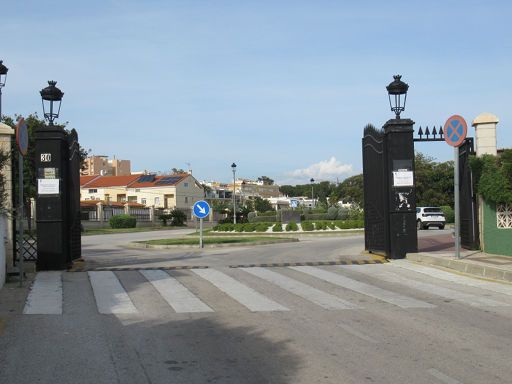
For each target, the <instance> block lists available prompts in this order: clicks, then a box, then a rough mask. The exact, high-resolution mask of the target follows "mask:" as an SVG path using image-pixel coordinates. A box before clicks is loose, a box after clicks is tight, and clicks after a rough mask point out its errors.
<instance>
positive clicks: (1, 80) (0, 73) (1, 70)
mask: <svg viewBox="0 0 512 384" xmlns="http://www.w3.org/2000/svg"><path fill="white" fill-rule="evenodd" d="M8 70H9V68H7V67H6V66H5V65H4V64H3V61H2V60H0V122H2V88H3V87H4V86H5V80H6V79H7V71H8Z"/></svg>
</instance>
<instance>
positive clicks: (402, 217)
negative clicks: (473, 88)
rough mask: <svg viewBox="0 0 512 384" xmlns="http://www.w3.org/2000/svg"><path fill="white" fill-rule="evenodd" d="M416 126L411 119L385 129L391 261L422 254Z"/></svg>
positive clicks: (387, 123) (387, 125) (395, 122)
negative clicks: (409, 253) (415, 176)
mask: <svg viewBox="0 0 512 384" xmlns="http://www.w3.org/2000/svg"><path fill="white" fill-rule="evenodd" d="M413 125H414V122H413V121H412V120H410V119H392V120H389V121H387V122H386V124H385V125H384V127H383V128H384V144H385V153H386V169H387V175H386V177H387V179H388V182H387V185H388V187H387V191H386V192H387V195H388V207H389V216H388V220H389V234H390V235H389V236H390V238H389V257H390V258H391V259H402V258H404V257H405V255H406V254H407V252H417V251H418V234H417V229H416V190H415V183H414V172H415V167H414V141H413Z"/></svg>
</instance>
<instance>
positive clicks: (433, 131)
mask: <svg viewBox="0 0 512 384" xmlns="http://www.w3.org/2000/svg"><path fill="white" fill-rule="evenodd" d="M432 134H433V135H434V139H435V138H436V135H437V129H436V126H435V125H434V129H433V130H432Z"/></svg>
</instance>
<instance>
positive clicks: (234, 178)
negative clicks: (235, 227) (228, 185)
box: [231, 163, 236, 224]
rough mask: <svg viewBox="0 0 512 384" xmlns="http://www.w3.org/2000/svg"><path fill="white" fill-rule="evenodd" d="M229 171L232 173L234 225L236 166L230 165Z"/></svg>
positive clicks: (234, 215) (234, 222)
mask: <svg viewBox="0 0 512 384" xmlns="http://www.w3.org/2000/svg"><path fill="white" fill-rule="evenodd" d="M231 170H232V171H233V224H236V196H235V188H236V183H235V180H236V164H235V163H233V164H231Z"/></svg>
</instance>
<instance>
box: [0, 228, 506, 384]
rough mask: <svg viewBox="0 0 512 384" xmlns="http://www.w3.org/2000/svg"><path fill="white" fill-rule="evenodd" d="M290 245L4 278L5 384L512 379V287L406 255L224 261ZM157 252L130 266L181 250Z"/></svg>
mask: <svg viewBox="0 0 512 384" xmlns="http://www.w3.org/2000/svg"><path fill="white" fill-rule="evenodd" d="M174 234H175V235H178V233H174ZM139 235H140V234H137V236H139ZM155 235H156V237H159V236H160V235H161V234H155V233H151V234H146V235H145V236H150V237H152V236H155ZM439 235H440V233H435V232H434V231H428V232H427V233H425V234H422V235H421V236H422V237H423V236H426V237H429V236H439ZM124 240H125V238H124V237H123V236H120V235H115V236H112V237H110V238H108V237H107V236H105V237H103V241H102V242H101V244H100V242H98V243H95V242H94V239H91V238H89V237H86V238H84V254H86V255H87V258H91V259H95V258H96V259H101V258H106V259H109V260H110V262H117V261H116V260H117V258H121V257H125V256H122V255H121V254H113V253H112V252H114V251H116V250H117V249H116V247H115V245H117V244H121V243H122V242H123V241H124ZM361 241H362V238H361V237H360V236H353V237H347V238H339V239H338V238H314V239H309V240H308V241H303V242H300V243H298V244H295V254H298V255H300V257H302V258H307V259H308V260H309V259H313V258H318V259H325V258H335V257H339V256H340V255H342V256H343V255H345V256H347V257H348V256H350V252H351V250H353V249H356V248H357V247H358V246H360V245H361ZM290 246H291V245H290V244H280V245H278V246H265V247H252V248H250V249H249V248H244V249H241V248H231V249H223V250H222V254H220V253H221V252H220V251H219V250H216V252H217V253H215V252H214V250H209V251H201V252H196V253H195V258H190V259H187V260H181V262H187V263H191V262H197V263H198V264H204V263H208V264H209V265H210V266H211V268H208V269H196V270H180V271H155V270H152V271H148V270H142V269H135V270H133V271H123V272H95V273H91V274H89V273H86V272H75V273H71V272H64V273H56V274H53V275H52V274H48V275H44V274H39V275H38V278H37V279H38V280H36V284H34V286H33V289H32V291H31V292H30V295H29V297H28V299H27V301H25V297H26V295H27V292H26V291H23V290H20V289H17V288H15V286H13V285H10V286H7V287H6V288H4V289H3V290H2V291H0V383H77V384H80V383H98V384H102V383H123V384H131V383H133V384H135V383H137V384H139V383H151V384H157V383H158V384H160V383H162V384H163V383H166V384H168V383H198V384H199V383H201V384H202V383H237V384H238V383H258V384H261V383H278V384H285V383H290V384H291V383H293V384H297V383H299V384H301V383H303V384H310V383H336V384H339V383H347V384H351V383H354V384H360V383H379V384H381V383H382V384H385V383H390V384H391V383H393V384H401V383H403V384H411V383H414V384H424V383H425V384H426V383H434V384H458V383H463V384H472V383H474V384H481V383H486V384H494V383H496V384H498V383H499V384H503V383H509V382H511V381H510V378H511V377H512V366H511V365H510V356H511V354H512V342H511V341H512V340H511V337H512V336H511V335H512V332H511V326H510V324H511V321H512V309H511V308H512V286H511V285H506V284H499V283H489V282H485V281H481V280H477V279H472V278H469V277H467V278H466V277H461V276H458V275H454V274H450V273H446V272H444V271H438V270H436V269H433V268H428V267H422V268H421V267H420V268H418V266H417V265H415V264H413V263H410V262H407V261H402V260H400V261H397V262H393V263H388V264H380V265H365V266H324V267H299V268H246V269H241V268H228V267H226V266H225V265H227V264H229V263H230V262H231V261H246V260H252V261H254V259H256V258H261V259H262V260H266V259H268V258H270V257H272V255H274V257H277V258H282V259H288V258H293V257H299V256H294V251H293V249H292V248H289V247H290ZM106 251H108V252H106ZM359 251H360V248H359ZM109 252H110V253H109ZM120 252H121V251H120ZM122 252H128V253H129V252H134V251H132V250H122ZM137 252H138V251H137ZM145 252H149V251H145ZM210 252H211V253H210ZM158 253H159V254H158V255H157V256H152V257H153V259H152V260H153V261H151V260H149V259H150V258H151V256H149V255H146V254H145V253H144V255H142V256H139V258H140V259H141V260H135V265H137V264H141V262H142V263H148V264H151V265H155V264H158V263H160V262H169V260H168V259H169V257H171V258H172V257H175V258H176V260H172V262H178V259H177V258H178V257H179V252H177V253H176V254H173V256H169V254H166V253H164V252H160V251H158ZM160 253H162V255H160ZM132 256H133V254H132ZM353 256H354V257H357V255H353ZM142 259H143V260H142ZM157 259H166V260H160V261H155V260H157ZM197 259H199V260H197ZM148 260H149V261H148ZM137 267H138V268H140V265H137ZM43 280H44V281H43ZM59 284H60V285H59ZM59 305H60V307H59ZM59 309H60V313H59ZM23 311H24V312H25V313H23ZM52 311H54V312H56V313H54V314H43V313H44V312H52Z"/></svg>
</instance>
